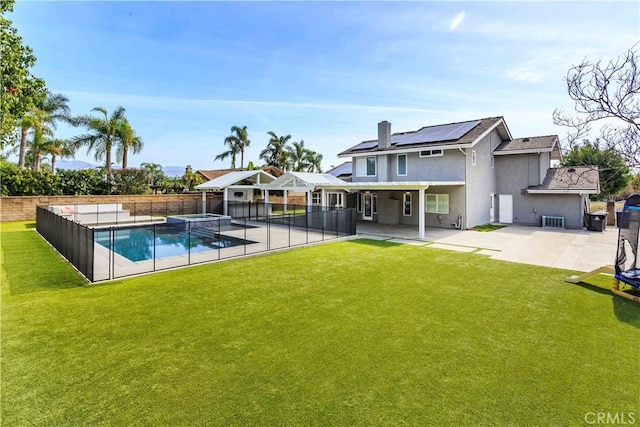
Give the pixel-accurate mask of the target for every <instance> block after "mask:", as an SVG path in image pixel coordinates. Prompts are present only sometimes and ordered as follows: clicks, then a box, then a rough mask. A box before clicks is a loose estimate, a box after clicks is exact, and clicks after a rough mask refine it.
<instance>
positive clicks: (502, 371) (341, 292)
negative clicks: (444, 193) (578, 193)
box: [0, 223, 640, 426]
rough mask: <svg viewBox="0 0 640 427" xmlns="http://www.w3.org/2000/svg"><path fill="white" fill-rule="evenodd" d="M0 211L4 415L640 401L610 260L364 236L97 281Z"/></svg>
mask: <svg viewBox="0 0 640 427" xmlns="http://www.w3.org/2000/svg"><path fill="white" fill-rule="evenodd" d="M1 231H2V233H1V236H0V237H1V239H2V241H1V246H2V331H1V332H2V365H1V368H2V377H1V378H2V392H1V393H2V413H1V416H2V425H3V426H26V425H42V426H62V425H65V426H71V425H91V426H94V425H118V426H124V425H126V426H129V425H153V426H160V425H163V426H164V425H171V426H184V425H225V426H226V425H239V426H244V425H318V426H326V425H348V426H351V425H385V426H386V425H398V424H407V425H435V426H448V425H480V424H481V425H500V426H506V425H509V426H519V425H522V426H534V425H537V426H560V425H563V426H566V425H576V426H580V425H587V423H586V422H585V416H586V414H588V413H594V412H609V413H612V414H615V413H625V414H628V413H630V412H634V413H635V417H636V418H635V420H636V422H637V420H638V416H639V415H640V369H639V368H638V355H639V354H640V353H639V347H638V345H639V342H640V305H638V304H634V303H633V302H631V301H627V300H624V299H621V298H616V297H614V296H613V295H611V293H610V292H609V291H608V290H607V289H605V288H607V287H608V286H609V283H608V280H604V281H600V282H596V283H593V284H590V285H582V286H581V285H571V284H567V283H565V282H564V281H563V279H564V277H566V276H567V275H569V274H571V273H572V272H568V271H562V270H556V269H551V268H543V267H536V266H529V265H521V264H514V263H506V262H499V261H493V260H490V259H487V258H485V257H483V256H481V255H477V254H464V253H458V252H448V251H443V250H437V249H432V248H429V247H417V246H412V245H396V244H392V243H389V242H376V241H369V240H356V241H349V242H338V243H331V244H324V245H320V246H314V247H309V248H304V249H296V250H291V251H288V252H281V253H277V254H270V255H264V256H259V257H254V258H248V259H244V260H234V261H227V262H224V263H218V264H210V265H202V266H197V267H191V268H188V269H182V270H174V271H169V272H163V273H158V274H154V275H149V276H145V277H138V278H130V279H127V280H122V281H117V282H111V283H108V284H103V285H99V286H82V281H81V280H79V279H78V278H77V276H75V273H74V272H73V270H72V269H71V268H70V267H68V266H67V265H66V264H65V263H64V262H62V261H60V260H59V258H57V254H56V253H55V252H54V251H53V250H52V249H50V248H49V247H48V246H47V244H46V243H45V242H44V241H42V240H41V239H40V237H39V236H38V235H37V234H36V233H35V232H34V231H33V228H32V224H29V223H26V224H25V223H13V224H2V229H1ZM627 420H628V418H627Z"/></svg>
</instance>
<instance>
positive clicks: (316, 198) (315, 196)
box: [311, 191, 322, 206]
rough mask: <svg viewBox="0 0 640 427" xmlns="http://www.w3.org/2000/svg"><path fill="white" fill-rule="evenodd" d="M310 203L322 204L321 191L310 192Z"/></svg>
mask: <svg viewBox="0 0 640 427" xmlns="http://www.w3.org/2000/svg"><path fill="white" fill-rule="evenodd" d="M311 204H312V205H315V206H320V205H321V204H322V192H321V191H314V192H313V193H311Z"/></svg>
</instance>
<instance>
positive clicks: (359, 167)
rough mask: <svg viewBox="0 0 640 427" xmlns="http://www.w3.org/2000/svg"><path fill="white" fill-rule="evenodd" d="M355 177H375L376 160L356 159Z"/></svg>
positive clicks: (367, 158) (373, 158) (368, 158)
mask: <svg viewBox="0 0 640 427" xmlns="http://www.w3.org/2000/svg"><path fill="white" fill-rule="evenodd" d="M356 176H376V158H375V157H360V158H358V159H356Z"/></svg>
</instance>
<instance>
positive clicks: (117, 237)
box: [95, 226, 256, 262]
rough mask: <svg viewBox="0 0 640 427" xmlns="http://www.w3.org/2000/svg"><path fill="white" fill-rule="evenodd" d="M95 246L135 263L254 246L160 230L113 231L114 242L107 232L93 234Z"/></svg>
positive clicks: (210, 233) (206, 235)
mask: <svg viewBox="0 0 640 427" xmlns="http://www.w3.org/2000/svg"><path fill="white" fill-rule="evenodd" d="M216 231H217V230H216ZM95 242H96V243H98V244H100V245H102V246H104V247H105V248H107V249H112V250H113V251H114V252H115V253H117V254H119V255H122V256H123V257H125V258H127V259H129V260H131V261H134V262H137V261H146V260H150V259H154V258H167V257H172V256H178V255H186V254H187V253H189V252H191V253H197V252H204V251H211V250H218V249H223V248H230V247H233V246H240V245H248V244H253V243H256V242H253V241H251V240H245V239H241V238H238V237H233V236H226V235H224V234H220V233H217V232H214V231H213V230H204V229H202V230H194V231H191V232H188V231H185V230H184V229H181V228H176V227H162V226H155V227H136V228H124V229H117V228H116V229H114V230H113V242H111V234H110V230H96V232H95ZM111 246H113V247H111Z"/></svg>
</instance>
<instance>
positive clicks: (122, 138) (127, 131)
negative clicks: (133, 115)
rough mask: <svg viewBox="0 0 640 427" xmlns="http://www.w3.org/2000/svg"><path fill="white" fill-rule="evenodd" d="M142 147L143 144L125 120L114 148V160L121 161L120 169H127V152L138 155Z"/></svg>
mask: <svg viewBox="0 0 640 427" xmlns="http://www.w3.org/2000/svg"><path fill="white" fill-rule="evenodd" d="M143 146H144V142H142V139H141V138H140V137H139V136H138V135H136V131H134V130H133V128H132V127H131V125H130V124H129V121H128V120H127V119H126V118H125V119H124V120H123V121H122V124H121V127H120V130H119V132H118V147H117V148H116V159H122V169H127V159H128V155H129V150H131V152H132V153H133V154H138V153H139V152H140V151H142V147H143Z"/></svg>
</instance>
